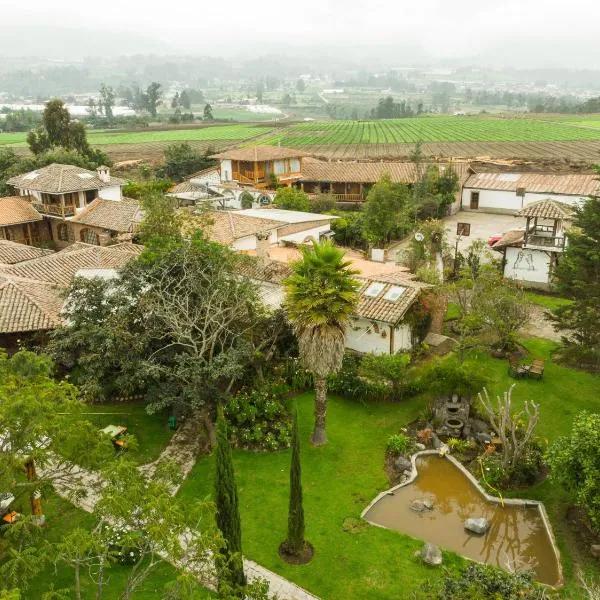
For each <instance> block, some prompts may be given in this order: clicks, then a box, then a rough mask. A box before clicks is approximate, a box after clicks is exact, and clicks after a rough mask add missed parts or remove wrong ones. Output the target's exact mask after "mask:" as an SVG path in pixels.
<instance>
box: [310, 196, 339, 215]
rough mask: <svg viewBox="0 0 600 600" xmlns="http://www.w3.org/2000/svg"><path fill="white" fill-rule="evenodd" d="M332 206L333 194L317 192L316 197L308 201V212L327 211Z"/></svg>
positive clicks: (333, 202)
mask: <svg viewBox="0 0 600 600" xmlns="http://www.w3.org/2000/svg"><path fill="white" fill-rule="evenodd" d="M334 208H335V198H334V196H333V194H323V193H321V194H317V197H316V198H315V199H314V200H311V201H310V212H314V213H328V212H330V211H332V210H333V209H334Z"/></svg>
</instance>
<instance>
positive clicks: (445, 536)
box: [364, 455, 560, 585]
mask: <svg viewBox="0 0 600 600" xmlns="http://www.w3.org/2000/svg"><path fill="white" fill-rule="evenodd" d="M416 466H417V472H418V476H417V478H416V479H415V480H414V481H413V482H412V483H410V484H408V485H406V486H404V487H401V488H398V489H396V490H395V491H394V492H393V495H386V496H383V497H382V498H381V499H380V500H378V501H377V502H376V503H375V504H374V505H373V506H372V507H371V508H370V509H369V510H368V512H367V513H366V514H365V515H364V517H365V519H366V520H367V521H370V522H371V523H376V524H377V525H383V526H384V527H387V528H389V529H395V530H397V531H401V532H402V533H406V534H408V535H410V536H412V537H415V538H419V539H422V540H424V541H426V542H430V543H432V544H436V545H438V546H440V547H441V548H445V549H447V550H453V551H454V552H456V553H458V554H461V555H462V556H466V557H467V558H471V559H473V560H477V561H480V562H485V563H489V564H492V565H496V566H500V567H503V568H507V566H509V565H512V566H514V565H518V566H519V567H520V568H528V569H533V571H534V572H535V575H536V579H537V580H538V581H540V582H542V583H547V584H549V585H556V584H558V583H559V582H560V575H559V565H558V560H557V557H556V554H555V553H554V549H553V546H552V542H551V539H550V534H549V532H548V530H547V529H546V526H545V524H544V520H543V519H542V516H541V514H540V511H539V509H538V508H537V506H536V507H523V506H509V505H505V506H504V507H503V506H501V505H500V504H496V503H492V502H488V501H487V500H486V499H485V497H484V496H483V495H482V494H481V492H480V491H479V490H478V489H477V488H476V487H475V486H474V485H473V483H472V482H471V481H470V480H469V479H468V478H467V477H466V476H465V474H464V473H463V472H462V471H461V470H460V469H459V468H458V467H457V466H456V465H454V464H453V463H452V462H451V461H450V460H447V459H445V458H441V457H439V456H435V455H430V456H422V457H419V458H417V462H416ZM421 498H428V499H430V500H432V501H433V503H434V508H433V510H432V511H427V512H423V513H416V512H414V511H413V510H411V509H410V504H411V502H412V501H413V500H418V499H421ZM469 517H486V518H487V519H488V520H489V522H490V525H491V526H490V529H489V531H488V532H487V533H486V534H484V535H475V534H471V533H469V532H468V531H466V530H465V528H464V521H465V520H466V519H468V518H469Z"/></svg>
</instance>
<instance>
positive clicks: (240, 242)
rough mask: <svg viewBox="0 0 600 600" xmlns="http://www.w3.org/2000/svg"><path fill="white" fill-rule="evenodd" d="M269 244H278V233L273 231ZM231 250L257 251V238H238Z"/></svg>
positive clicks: (249, 236) (252, 236) (251, 236)
mask: <svg viewBox="0 0 600 600" xmlns="http://www.w3.org/2000/svg"><path fill="white" fill-rule="evenodd" d="M269 243H270V244H276V243H277V231H271V233H270V235H269ZM230 248H231V249H232V250H256V236H255V235H247V236H246V237H243V238H238V239H237V240H235V241H234V242H233V244H232V245H231V246H230Z"/></svg>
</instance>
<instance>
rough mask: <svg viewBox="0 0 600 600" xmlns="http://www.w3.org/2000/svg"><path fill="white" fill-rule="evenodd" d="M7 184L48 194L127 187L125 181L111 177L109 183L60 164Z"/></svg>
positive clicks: (79, 168)
mask: <svg viewBox="0 0 600 600" xmlns="http://www.w3.org/2000/svg"><path fill="white" fill-rule="evenodd" d="M7 183H8V184H9V185H12V186H14V187H16V188H18V189H25V190H36V191H38V192H45V193H47V194H64V193H67V192H82V191H85V190H98V189H102V188H105V187H111V186H114V185H125V181H124V180H123V179H119V178H118V177H109V180H108V182H104V181H102V180H101V179H100V178H99V177H98V173H97V172H96V171H88V170H87V169H82V168H81V167H76V166H74V165H61V164H58V163H52V164H51V165H48V166H47V167H41V168H40V169H35V170H34V171H30V172H29V173H23V174H21V175H17V176H15V177H11V178H10V179H9V180H8V181H7Z"/></svg>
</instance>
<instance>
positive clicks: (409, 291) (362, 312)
mask: <svg viewBox="0 0 600 600" xmlns="http://www.w3.org/2000/svg"><path fill="white" fill-rule="evenodd" d="M357 279H358V280H359V281H360V282H361V283H362V285H361V287H360V288H359V290H358V294H359V300H358V306H357V308H356V311H355V316H357V317H361V318H363V319H370V320H374V321H380V322H383V323H389V324H390V325H396V324H397V323H398V322H399V321H400V319H402V317H403V316H404V315H405V314H406V311H407V310H408V309H409V308H410V307H411V306H412V305H413V304H414V302H415V301H416V300H417V298H418V297H419V293H420V290H421V289H422V288H423V287H426V286H425V285H423V284H419V283H418V282H415V281H413V280H410V279H408V278H406V277H401V276H398V275H392V276H381V277H376V278H371V277H368V278H367V277H357ZM373 284H379V285H378V286H377V289H378V290H379V291H378V293H377V294H376V295H373V296H370V295H366V294H365V292H367V290H369V288H371V286H372V285H373ZM379 288H380V289H379ZM395 290H397V291H398V293H399V296H398V298H397V299H395V300H393V299H389V296H388V294H391V293H392V292H393V291H395ZM386 296H387V298H386Z"/></svg>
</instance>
